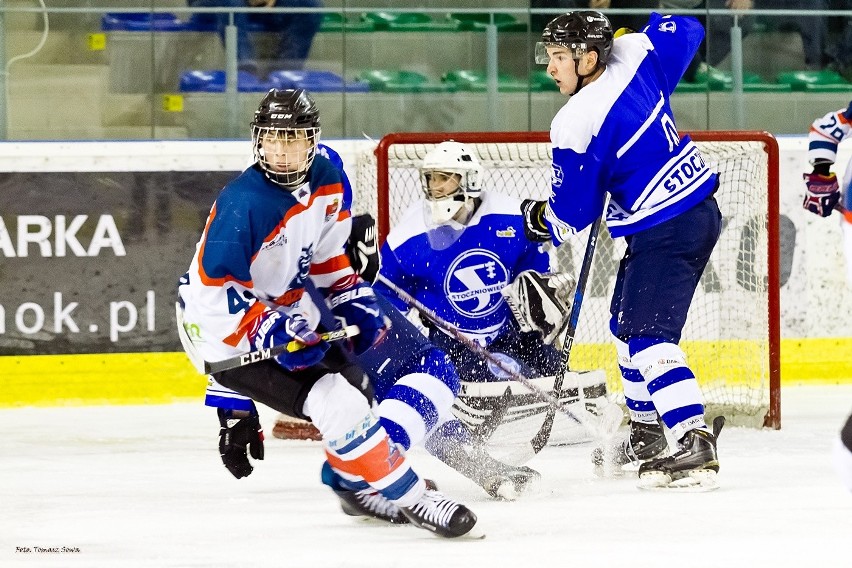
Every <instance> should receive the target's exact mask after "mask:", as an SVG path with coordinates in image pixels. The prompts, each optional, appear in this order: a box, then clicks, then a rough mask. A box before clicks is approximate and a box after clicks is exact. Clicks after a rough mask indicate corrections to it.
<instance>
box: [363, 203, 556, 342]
mask: <svg viewBox="0 0 852 568" xmlns="http://www.w3.org/2000/svg"><path fill="white" fill-rule="evenodd" d="M481 198H482V203H481V204H480V206H479V208H478V209H477V210H476V212H475V213H474V214H473V217H472V218H471V220H470V222H469V223H468V224H467V226H466V227H465V228H464V230H463V231H462V232H461V233H460V234H455V235H453V236H452V238H449V239H446V240H445V241H444V242H443V243H441V244H440V245H437V244H436V242H437V241H438V240H442V235H441V232H442V231H448V232H449V231H453V229H452V228H450V227H449V225H445V226H442V227H440V228H438V229H435V228H434V227H432V228H430V227H428V226H427V225H426V221H425V219H424V210H423V203H422V202H418V203H416V204H414V205H413V206H412V207H411V208H410V209H408V211H406V213H405V214H404V215H403V217H402V219H401V220H400V222H399V223H398V224H397V225H396V226H395V227H394V228H393V229H392V230H391V232H390V234H389V235H388V238H387V241H386V242H385V244H384V245H383V246H382V250H381V264H382V266H381V269H380V273H381V274H382V275H383V276H384V277H385V278H387V279H388V280H390V281H391V282H393V283H394V284H396V285H397V286H399V287H400V288H402V289H403V290H405V291H406V292H408V293H409V294H411V295H412V296H414V297H415V298H416V299H417V300H419V301H420V302H422V303H423V304H424V305H426V306H428V307H429V308H430V309H432V310H433V311H434V312H436V313H437V315H438V316H440V317H441V318H442V319H444V320H446V321H448V322H450V323H451V324H453V325H454V326H456V327H457V328H458V329H459V331H461V332H462V333H464V334H465V335H467V336H468V337H469V338H471V339H473V340H476V341H478V342H479V343H480V344H482V345H488V344H490V343H491V341H493V340H494V339H495V338H496V337H497V336H498V335H499V334H500V332H501V330H502V329H503V326H504V325H506V323H507V320H508V318H511V317H512V316H511V312H510V310H509V307H508V306H507V305H506V302H505V301H504V299H503V296H502V295H501V294H500V290H502V289H503V287H505V286H506V285H507V284H509V283H510V282H512V280H514V279H515V277H516V276H517V275H518V274H519V273H520V272H522V271H524V270H537V271H539V272H547V271H548V270H549V268H550V256H549V255H548V253H547V252H546V251H545V250H544V249H543V248H542V246H541V245H539V244H537V243H532V242H530V241H529V240H527V238H526V237H525V236H524V228H523V217H522V216H521V215H520V214H519V210H520V202H519V201H518V200H517V199H514V198H512V197H509V196H507V195H503V194H499V193H489V192H483V193H482V195H481ZM438 249H440V250H438ZM374 287H375V288H376V290H378V291H380V292H382V293H383V294H384V295H385V296H386V297H387V298H389V299H391V300H392V301H394V303H395V304H396V305H397V307H398V308H400V309H401V310H403V311H404V310H405V309H407V308H406V306H405V305H404V304H403V303H402V302H401V301H400V300H398V299H397V298H396V294H394V293H393V292H392V291H391V290H390V289H388V288H387V287H386V286H384V285H383V284H382V283H381V281H379V282H377V283H376V284H375V286H374Z"/></svg>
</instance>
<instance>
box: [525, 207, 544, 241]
mask: <svg viewBox="0 0 852 568" xmlns="http://www.w3.org/2000/svg"><path fill="white" fill-rule="evenodd" d="M546 203H547V202H546V201H536V200H534V199H525V200H524V201H523V203H521V213H522V214H523V216H524V234H525V235H526V236H527V238H528V239H529V240H531V241H532V242H534V243H546V242H547V241H549V240H550V231H548V230H547V225H545V224H544V206H545V204H546Z"/></svg>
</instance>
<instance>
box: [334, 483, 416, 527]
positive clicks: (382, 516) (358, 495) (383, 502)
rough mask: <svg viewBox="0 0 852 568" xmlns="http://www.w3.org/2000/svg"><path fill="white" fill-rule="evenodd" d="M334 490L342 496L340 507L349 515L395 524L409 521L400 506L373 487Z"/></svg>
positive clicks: (338, 495)
mask: <svg viewBox="0 0 852 568" xmlns="http://www.w3.org/2000/svg"><path fill="white" fill-rule="evenodd" d="M333 491H334V494H335V495H337V497H338V498H340V507H341V508H342V509H343V512H344V513H346V514H347V515H349V516H352V517H370V518H374V519H378V520H380V521H385V522H387V523H391V524H393V525H405V524H408V522H409V521H408V518H407V517H406V516H405V515H403V514H402V511H401V510H400V508H399V507H397V506H396V505H394V504H393V503H392V502H391V501H389V500H388V499H387V498H385V497H384V495H382V494H381V493H379V492H378V491H376V490H375V489H373V488H372V487H369V488H367V489H361V490H358V491H350V490H346V489H333Z"/></svg>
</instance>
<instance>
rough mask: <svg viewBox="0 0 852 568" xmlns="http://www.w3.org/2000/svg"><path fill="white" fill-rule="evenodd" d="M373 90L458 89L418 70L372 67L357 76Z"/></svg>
mask: <svg viewBox="0 0 852 568" xmlns="http://www.w3.org/2000/svg"><path fill="white" fill-rule="evenodd" d="M357 80H358V81H363V82H365V83H367V84H369V85H370V90H371V91H383V92H386V93H446V92H452V91H456V90H457V89H458V87H457V86H456V85H455V84H454V83H438V82H435V81H432V80H431V79H429V77H427V76H426V75H423V74H421V73H417V72H416V71H405V70H390V69H371V70H369V71H363V72H361V73H360V74H359V75H358V76H357Z"/></svg>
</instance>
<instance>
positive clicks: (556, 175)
mask: <svg viewBox="0 0 852 568" xmlns="http://www.w3.org/2000/svg"><path fill="white" fill-rule="evenodd" d="M563 179H565V173H564V172H563V171H562V167H561V166H559V165H557V164H553V169H552V170H551V171H550V185H552V186H553V187H562V180H563Z"/></svg>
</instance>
